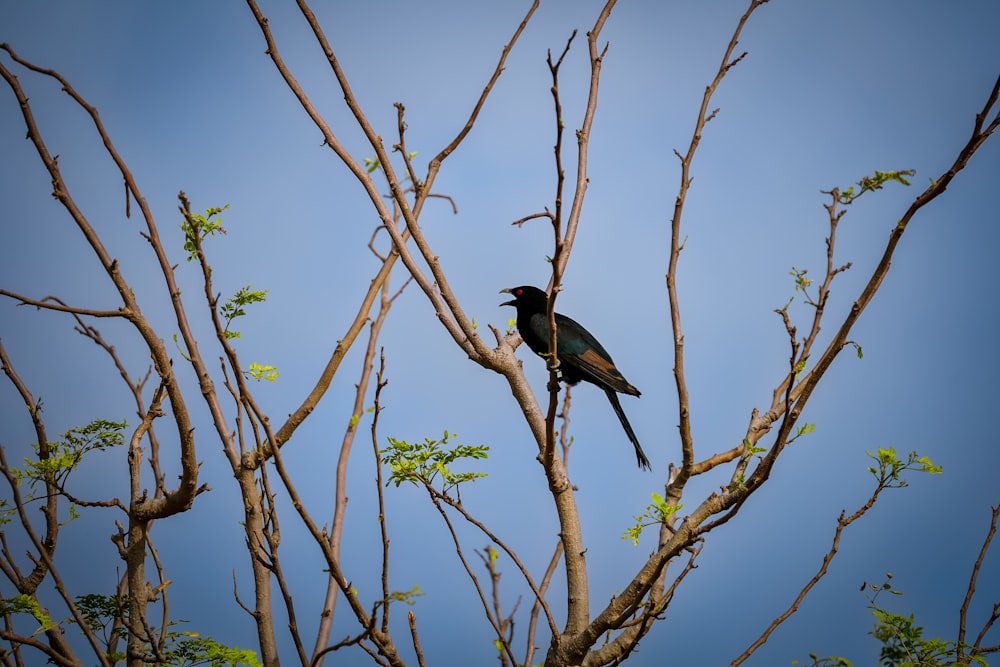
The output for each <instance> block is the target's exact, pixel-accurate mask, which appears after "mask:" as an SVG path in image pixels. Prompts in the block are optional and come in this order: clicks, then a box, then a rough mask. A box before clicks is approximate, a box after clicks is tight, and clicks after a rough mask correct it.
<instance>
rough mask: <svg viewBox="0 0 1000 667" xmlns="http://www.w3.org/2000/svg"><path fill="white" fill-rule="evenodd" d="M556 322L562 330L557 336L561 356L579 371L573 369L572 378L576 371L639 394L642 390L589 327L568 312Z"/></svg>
mask: <svg viewBox="0 0 1000 667" xmlns="http://www.w3.org/2000/svg"><path fill="white" fill-rule="evenodd" d="M556 325H557V327H558V332H559V335H558V336H557V340H556V343H557V345H558V348H559V350H558V351H559V357H560V358H561V359H564V360H565V361H566V363H567V364H569V365H570V366H572V367H573V370H574V371H577V372H576V373H570V379H572V377H573V376H574V375H575V376H578V378H579V379H581V380H588V381H590V382H593V383H594V384H596V385H599V386H601V387H606V388H611V389H614V390H615V391H619V392H621V393H623V394H630V395H632V396H638V395H639V390H638V389H636V388H635V387H633V386H632V385H631V384H629V382H628V380H626V379H625V376H624V375H622V374H621V371H619V370H618V369H617V368H616V367H615V362H614V360H612V359H611V355H610V354H609V353H608V351H607V350H605V349H604V347H603V346H602V345H601V344H600V343H599V342H597V339H596V338H594V336H593V335H592V334H591V333H590V332H589V331H587V330H586V329H584V328H583V326H581V325H580V324H579V323H577V322H575V321H574V320H571V319H570V318H568V317H566V316H564V315H557V317H556Z"/></svg>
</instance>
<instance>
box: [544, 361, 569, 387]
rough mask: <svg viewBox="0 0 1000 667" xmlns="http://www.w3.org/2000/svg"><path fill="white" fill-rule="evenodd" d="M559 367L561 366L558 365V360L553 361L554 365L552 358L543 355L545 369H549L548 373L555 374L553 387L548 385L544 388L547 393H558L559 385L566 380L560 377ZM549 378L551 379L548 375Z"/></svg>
mask: <svg viewBox="0 0 1000 667" xmlns="http://www.w3.org/2000/svg"><path fill="white" fill-rule="evenodd" d="M560 366H561V364H560V363H559V359H558V358H556V359H555V363H553V360H552V358H551V357H550V356H549V355H545V367H546V368H548V369H549V372H550V373H553V372H554V373H555V374H556V375H555V386H553V385H552V384H551V383H550V384H549V385H548V386H547V387H546V388H547V389H548V390H549V391H559V383H560V382H565V381H566V378H564V377H563V376H562V373H560V372H559V368H560ZM549 377H550V378H551V377H552V376H551V375H550V376H549Z"/></svg>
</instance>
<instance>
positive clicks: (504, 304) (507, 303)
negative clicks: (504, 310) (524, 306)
mask: <svg viewBox="0 0 1000 667" xmlns="http://www.w3.org/2000/svg"><path fill="white" fill-rule="evenodd" d="M498 293H499V294H510V288H509V287H504V288H503V289H502V290H500V292H498ZM500 305H501V306H513V305H515V304H514V302H513V301H504V302H503V303H501V304H500Z"/></svg>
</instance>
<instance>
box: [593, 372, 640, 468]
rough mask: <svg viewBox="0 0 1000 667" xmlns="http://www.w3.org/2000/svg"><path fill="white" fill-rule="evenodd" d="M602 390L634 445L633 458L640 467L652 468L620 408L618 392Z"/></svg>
mask: <svg viewBox="0 0 1000 667" xmlns="http://www.w3.org/2000/svg"><path fill="white" fill-rule="evenodd" d="M604 392H605V393H606V394H607V395H608V400H609V401H611V407H613V408H614V409H615V414H616V415H618V419H619V420H620V421H621V423H622V427H624V429H625V433H626V434H628V439H629V440H631V441H632V446H633V447H635V458H636V460H637V461H638V462H639V467H640V468H645V469H646V470H652V467H651V466H650V465H649V459H648V458H646V453H645V452H643V451H642V447H640V446H639V438H637V437H635V431H633V430H632V425H631V424H629V423H628V417H626V416H625V411H624V410H622V404H621V402H619V400H618V394H617V393H615V390H614V389H605V390H604Z"/></svg>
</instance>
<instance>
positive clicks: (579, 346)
mask: <svg viewBox="0 0 1000 667" xmlns="http://www.w3.org/2000/svg"><path fill="white" fill-rule="evenodd" d="M500 293H501V294H503V293H508V294H512V295H513V296H514V299H513V301H507V302H506V303H501V304H500V305H501V306H514V307H515V308H517V330H518V332H519V333H520V334H521V338H523V339H524V342H525V344H526V345H527V346H528V347H529V348H530V349H531V351H532V352H534V353H535V354H537V355H539V356H542V357H547V356H548V354H549V323H548V315H547V309H548V302H549V298H548V296H547V295H546V294H545V292H543V291H542V290H540V289H538V288H537V287H532V286H530V285H522V286H520V287H510V288H508V289H502V290H500ZM556 353H557V355H558V357H559V366H560V370H561V371H562V380H564V381H565V382H567V383H568V384H571V385H574V384H576V383H577V382H579V381H580V380H586V381H587V382H590V383H591V384H596V385H597V386H598V387H600V388H601V389H603V390H604V393H606V394H607V395H608V400H609V401H611V407H613V408H614V409H615V414H617V415H618V419H619V420H621V423H622V426H623V427H624V428H625V433H627V434H628V439H629V440H631V441H632V445H633V446H634V447H635V458H636V459H637V460H638V461H639V467H640V468H645V469H647V470H649V469H650V466H649V459H647V458H646V454H645V453H644V452H643V451H642V447H640V446H639V439H638V438H637V437H635V431H633V430H632V425H631V424H629V423H628V418H627V417H626V416H625V411H624V410H622V405H621V403H619V402H618V394H617V393H615V392H621V393H623V394H629V395H630V396H638V395H639V390H638V389H636V388H635V387H633V386H632V385H631V384H629V383H628V380H626V379H625V376H623V375H622V374H621V371H619V370H618V369H617V368H615V362H614V361H613V360H612V359H611V355H610V354H608V351H607V350H605V349H604V347H603V346H602V345H601V344H600V343H598V342H597V339H596V338H594V337H593V336H592V335H591V333H590V332H589V331H587V330H586V329H584V328H583V327H582V326H581V325H580V324H578V323H577V322H575V321H574V320H571V319H570V318H568V317H566V316H565V315H560V314H559V313H556Z"/></svg>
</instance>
